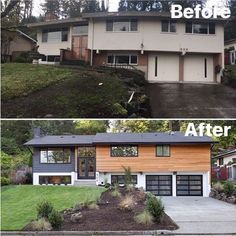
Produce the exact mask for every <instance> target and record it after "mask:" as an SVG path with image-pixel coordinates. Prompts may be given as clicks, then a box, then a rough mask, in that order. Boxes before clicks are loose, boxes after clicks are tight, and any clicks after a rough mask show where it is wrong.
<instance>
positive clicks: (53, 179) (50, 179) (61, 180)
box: [39, 175, 71, 185]
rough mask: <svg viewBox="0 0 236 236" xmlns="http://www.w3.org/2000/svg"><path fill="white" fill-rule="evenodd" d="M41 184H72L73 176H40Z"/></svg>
mask: <svg viewBox="0 0 236 236" xmlns="http://www.w3.org/2000/svg"><path fill="white" fill-rule="evenodd" d="M39 184H65V185H67V184H71V176H70V175H68V176H67V175H66V176H43V175H41V176H39Z"/></svg>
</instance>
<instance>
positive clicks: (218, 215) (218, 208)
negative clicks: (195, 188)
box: [162, 197, 236, 234]
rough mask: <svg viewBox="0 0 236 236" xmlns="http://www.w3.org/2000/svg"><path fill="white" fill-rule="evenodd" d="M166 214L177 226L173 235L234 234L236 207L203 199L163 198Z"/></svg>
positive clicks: (235, 229)
mask: <svg viewBox="0 0 236 236" xmlns="http://www.w3.org/2000/svg"><path fill="white" fill-rule="evenodd" d="M162 200H163V202H164V204H165V210H166V213H167V214H168V215H169V216H170V217H171V218H172V219H173V220H174V221H175V222H176V223H177V224H178V225H179V227H180V228H179V229H178V230H176V231H174V232H173V233H180V234H182V233H183V234H204V233H205V234H234V233H236V206H235V205H232V204H229V203H225V202H222V201H219V200H216V199H213V198H205V197H163V198H162Z"/></svg>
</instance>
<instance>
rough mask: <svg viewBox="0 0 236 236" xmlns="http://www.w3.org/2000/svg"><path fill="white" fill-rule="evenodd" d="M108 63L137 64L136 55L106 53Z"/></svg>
mask: <svg viewBox="0 0 236 236" xmlns="http://www.w3.org/2000/svg"><path fill="white" fill-rule="evenodd" d="M107 63H108V64H112V65H115V64H118V65H122V64H125V65H138V56H137V55H108V56H107Z"/></svg>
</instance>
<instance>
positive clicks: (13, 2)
mask: <svg viewBox="0 0 236 236" xmlns="http://www.w3.org/2000/svg"><path fill="white" fill-rule="evenodd" d="M19 3H20V0H5V1H3V0H1V18H4V17H6V16H8V15H9V13H10V12H11V11H12V10H13V9H14V8H15V7H16V6H17V5H18V4H19Z"/></svg>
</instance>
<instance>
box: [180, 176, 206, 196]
mask: <svg viewBox="0 0 236 236" xmlns="http://www.w3.org/2000/svg"><path fill="white" fill-rule="evenodd" d="M176 195H177V196H202V175H177V176H176Z"/></svg>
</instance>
